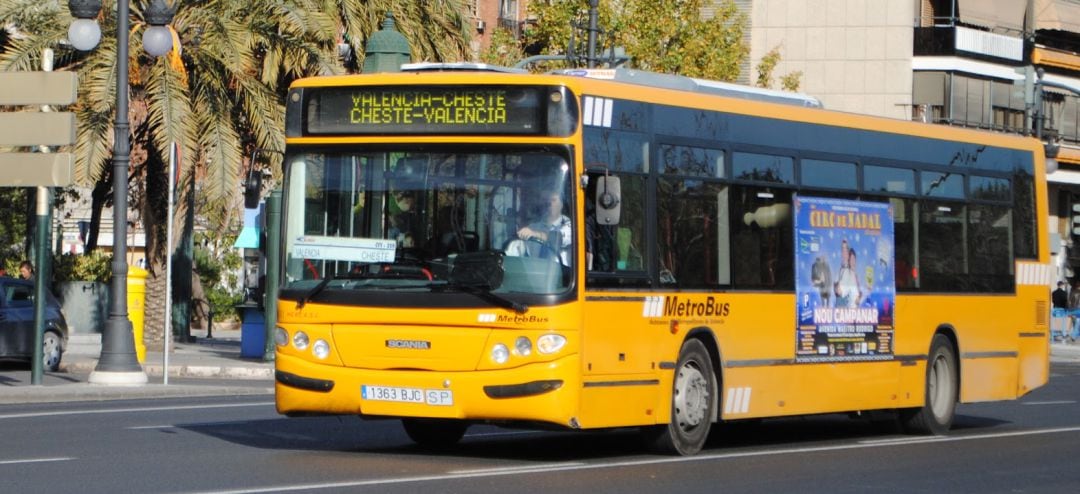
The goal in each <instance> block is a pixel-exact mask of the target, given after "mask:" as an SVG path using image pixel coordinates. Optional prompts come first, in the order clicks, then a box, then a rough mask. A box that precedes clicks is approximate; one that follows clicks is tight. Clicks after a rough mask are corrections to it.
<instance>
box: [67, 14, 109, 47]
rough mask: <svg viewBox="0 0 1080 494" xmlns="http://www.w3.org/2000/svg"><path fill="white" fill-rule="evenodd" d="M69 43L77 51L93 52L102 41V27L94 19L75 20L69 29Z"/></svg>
mask: <svg viewBox="0 0 1080 494" xmlns="http://www.w3.org/2000/svg"><path fill="white" fill-rule="evenodd" d="M68 41H69V42H71V46H74V47H75V49H76V50H79V51H90V50H93V49H94V47H95V46H97V45H98V42H99V41H101V27H99V26H98V23H97V21H95V20H92V19H75V21H74V22H72V23H71V27H69V28H68Z"/></svg>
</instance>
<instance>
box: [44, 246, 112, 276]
mask: <svg viewBox="0 0 1080 494" xmlns="http://www.w3.org/2000/svg"><path fill="white" fill-rule="evenodd" d="M111 262H112V256H109V255H107V254H105V253H104V252H102V251H101V250H94V251H91V252H90V253H88V254H67V253H65V254H61V255H59V256H54V257H53V265H52V270H53V272H52V278H53V281H55V282H57V283H61V282H65V281H98V282H101V283H108V282H109V281H110V280H112V266H111V264H110V263H111Z"/></svg>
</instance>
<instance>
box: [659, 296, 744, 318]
mask: <svg viewBox="0 0 1080 494" xmlns="http://www.w3.org/2000/svg"><path fill="white" fill-rule="evenodd" d="M730 311H731V304H729V303H727V302H720V301H718V300H716V297H706V298H705V300H701V301H695V300H679V297H678V296H673V297H668V296H664V295H658V296H653V297H645V305H644V307H643V308H642V310H641V315H642V317H662V316H669V317H670V316H678V317H684V316H685V317H695V316H696V317H708V316H719V317H724V316H726V315H728V313H729V312H730Z"/></svg>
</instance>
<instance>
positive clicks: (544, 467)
mask: <svg viewBox="0 0 1080 494" xmlns="http://www.w3.org/2000/svg"><path fill="white" fill-rule="evenodd" d="M584 465H587V463H581V462H580V461H568V462H564V463H541V464H539V465H518V466H513V467H495V468H476V469H472V470H451V471H449V472H446V473H447V474H449V475H475V474H484V473H487V474H507V473H519V472H536V471H540V472H547V471H550V470H551V469H560V468H566V467H578V466H584Z"/></svg>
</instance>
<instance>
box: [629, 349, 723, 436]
mask: <svg viewBox="0 0 1080 494" xmlns="http://www.w3.org/2000/svg"><path fill="white" fill-rule="evenodd" d="M716 389H717V385H716V374H715V373H714V372H713V366H712V358H710V357H709V352H708V350H706V349H705V345H704V344H702V343H701V341H699V340H687V341H686V342H685V343H683V346H682V350H681V351H679V360H678V362H677V363H676V364H675V378H674V379H673V380H672V389H671V422H670V423H668V424H666V425H656V426H650V427H645V428H643V429H642V435H643V437H644V438H645V440H646V441H647V442H648V444H649V445H650V446H651V447H652V448H653V449H654V450H656V451H657V452H660V453H664V454H675V455H682V456H690V455H693V454H696V453H697V452H698V451H701V448H702V447H703V446H705V440H706V439H708V438H709V429H710V428H711V427H712V418H713V415H714V408H715V407H716V405H715V403H716V392H717V391H716Z"/></svg>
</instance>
